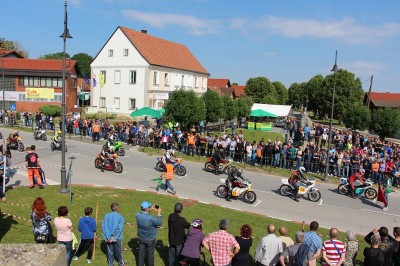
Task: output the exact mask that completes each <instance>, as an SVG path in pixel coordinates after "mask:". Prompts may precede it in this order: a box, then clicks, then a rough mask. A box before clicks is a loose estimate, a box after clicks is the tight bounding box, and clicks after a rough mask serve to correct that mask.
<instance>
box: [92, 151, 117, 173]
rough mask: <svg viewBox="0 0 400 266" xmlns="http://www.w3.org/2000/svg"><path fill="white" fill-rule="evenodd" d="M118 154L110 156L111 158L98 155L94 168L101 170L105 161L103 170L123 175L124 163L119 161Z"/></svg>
mask: <svg viewBox="0 0 400 266" xmlns="http://www.w3.org/2000/svg"><path fill="white" fill-rule="evenodd" d="M117 157H118V154H116V153H115V154H112V155H109V158H104V157H103V156H102V155H101V154H100V153H99V154H97V158H96V159H95V160H94V167H96V168H97V169H101V166H102V164H103V161H105V163H104V166H103V170H107V171H114V172H115V173H122V171H123V169H124V168H123V166H122V163H120V162H118V161H117Z"/></svg>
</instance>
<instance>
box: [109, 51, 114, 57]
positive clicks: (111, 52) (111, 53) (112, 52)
mask: <svg viewBox="0 0 400 266" xmlns="http://www.w3.org/2000/svg"><path fill="white" fill-rule="evenodd" d="M113 55H114V50H113V49H110V50H108V56H109V57H112V56H113Z"/></svg>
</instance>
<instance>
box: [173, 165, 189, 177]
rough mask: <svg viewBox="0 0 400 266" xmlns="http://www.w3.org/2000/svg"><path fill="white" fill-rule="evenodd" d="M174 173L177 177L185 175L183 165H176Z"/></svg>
mask: <svg viewBox="0 0 400 266" xmlns="http://www.w3.org/2000/svg"><path fill="white" fill-rule="evenodd" d="M175 172H176V174H177V175H179V176H184V175H186V167H185V166H183V165H178V166H177V167H176V169H175Z"/></svg>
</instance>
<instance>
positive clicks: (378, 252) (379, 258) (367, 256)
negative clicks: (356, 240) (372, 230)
mask: <svg viewBox="0 0 400 266" xmlns="http://www.w3.org/2000/svg"><path fill="white" fill-rule="evenodd" d="M370 243H371V247H370V248H365V249H364V266H383V265H385V255H384V252H383V250H382V249H381V248H379V245H380V244H381V239H380V237H379V236H378V235H373V236H372V237H371V239H370Z"/></svg>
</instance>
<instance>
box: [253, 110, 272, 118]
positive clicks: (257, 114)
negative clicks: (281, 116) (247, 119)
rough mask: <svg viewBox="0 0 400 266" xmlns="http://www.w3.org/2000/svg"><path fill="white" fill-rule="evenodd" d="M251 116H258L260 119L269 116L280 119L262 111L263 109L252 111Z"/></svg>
mask: <svg viewBox="0 0 400 266" xmlns="http://www.w3.org/2000/svg"><path fill="white" fill-rule="evenodd" d="M250 116H258V117H264V116H269V117H278V116H277V115H275V114H271V113H270V112H267V111H264V110H261V109H256V110H251V112H250Z"/></svg>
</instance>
